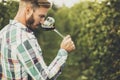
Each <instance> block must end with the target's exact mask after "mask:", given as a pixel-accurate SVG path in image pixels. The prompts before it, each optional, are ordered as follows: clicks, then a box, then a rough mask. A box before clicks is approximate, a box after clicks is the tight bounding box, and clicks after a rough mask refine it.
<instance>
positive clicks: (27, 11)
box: [26, 5, 33, 19]
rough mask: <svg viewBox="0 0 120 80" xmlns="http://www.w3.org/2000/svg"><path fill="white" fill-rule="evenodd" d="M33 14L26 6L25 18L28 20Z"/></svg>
mask: <svg viewBox="0 0 120 80" xmlns="http://www.w3.org/2000/svg"><path fill="white" fill-rule="evenodd" d="M32 14H33V9H32V8H31V6H30V5H27V6H26V18H27V19H28V18H29V17H30V16H31V15H32Z"/></svg>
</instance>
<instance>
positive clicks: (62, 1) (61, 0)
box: [49, 0, 80, 7]
mask: <svg viewBox="0 0 120 80" xmlns="http://www.w3.org/2000/svg"><path fill="white" fill-rule="evenodd" d="M49 1H51V2H53V3H55V4H56V5H57V6H62V5H65V6H67V7H72V6H73V5H74V4H75V3H77V2H79V1H80V0H49Z"/></svg>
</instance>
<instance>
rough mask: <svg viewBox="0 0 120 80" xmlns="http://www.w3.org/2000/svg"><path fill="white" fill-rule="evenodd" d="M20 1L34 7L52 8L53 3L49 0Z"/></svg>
mask: <svg viewBox="0 0 120 80" xmlns="http://www.w3.org/2000/svg"><path fill="white" fill-rule="evenodd" d="M20 1H23V2H25V3H30V4H32V8H39V7H44V8H50V7H51V3H50V2H49V1H48V0H20Z"/></svg>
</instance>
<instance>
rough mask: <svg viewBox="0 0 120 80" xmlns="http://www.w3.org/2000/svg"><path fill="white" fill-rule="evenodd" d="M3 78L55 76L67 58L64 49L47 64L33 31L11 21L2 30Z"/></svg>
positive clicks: (38, 79)
mask: <svg viewBox="0 0 120 80" xmlns="http://www.w3.org/2000/svg"><path fill="white" fill-rule="evenodd" d="M0 53H1V66H2V78H1V79H2V80H27V79H28V74H29V75H30V76H31V77H32V78H33V79H34V80H46V79H47V78H52V77H54V76H55V75H56V74H57V73H58V71H59V70H60V67H61V66H62V65H63V64H64V63H65V61H66V59H67V55H68V54H67V52H66V51H65V50H64V49H60V50H59V51H58V54H57V56H56V57H55V59H54V60H53V61H52V63H51V64H50V65H49V66H47V65H46V64H45V62H44V60H43V56H42V51H41V48H40V46H39V45H38V42H37V39H36V37H35V36H34V34H33V32H32V31H31V30H29V29H28V28H27V27H25V26H24V25H22V24H21V23H19V22H18V21H15V20H13V21H11V22H10V24H8V25H7V26H5V27H4V28H3V29H2V30H1V31H0Z"/></svg>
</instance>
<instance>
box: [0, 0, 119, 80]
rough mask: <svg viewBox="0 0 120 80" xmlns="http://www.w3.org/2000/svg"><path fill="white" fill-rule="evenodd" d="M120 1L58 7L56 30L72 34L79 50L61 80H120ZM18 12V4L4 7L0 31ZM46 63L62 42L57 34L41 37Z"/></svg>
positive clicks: (53, 11) (0, 12) (42, 33)
mask: <svg viewBox="0 0 120 80" xmlns="http://www.w3.org/2000/svg"><path fill="white" fill-rule="evenodd" d="M119 4H120V1H119V0H105V1H103V2H102V3H98V2H89V1H86V2H80V3H77V4H75V5H74V6H73V7H71V8H67V7H65V6H63V7H61V8H57V7H56V6H55V5H54V6H53V8H52V9H51V10H50V11H49V13H48V16H52V17H54V18H55V20H56V23H55V26H56V28H57V29H58V30H59V31H60V32H61V33H62V34H63V35H67V34H70V35H71V37H72V39H73V41H74V42H75V45H76V50H75V51H73V52H71V53H70V54H69V57H68V60H67V62H66V66H65V68H64V70H63V73H62V75H60V77H59V78H58V79H57V80H120V5H119ZM17 8H18V3H17V2H14V1H10V2H7V3H6V4H3V3H0V28H3V27H4V26H5V25H6V24H8V21H9V19H13V18H14V16H15V14H16V12H17ZM37 38H38V41H39V43H40V46H41V48H42V50H43V54H44V55H43V56H44V58H45V62H46V63H47V64H48V65H49V64H50V62H51V61H52V60H53V58H54V57H55V56H56V53H57V51H58V49H59V45H60V42H61V40H62V38H61V37H60V36H58V35H57V34H56V33H55V32H53V31H47V32H45V31H42V30H40V31H39V32H38V33H37Z"/></svg>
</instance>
